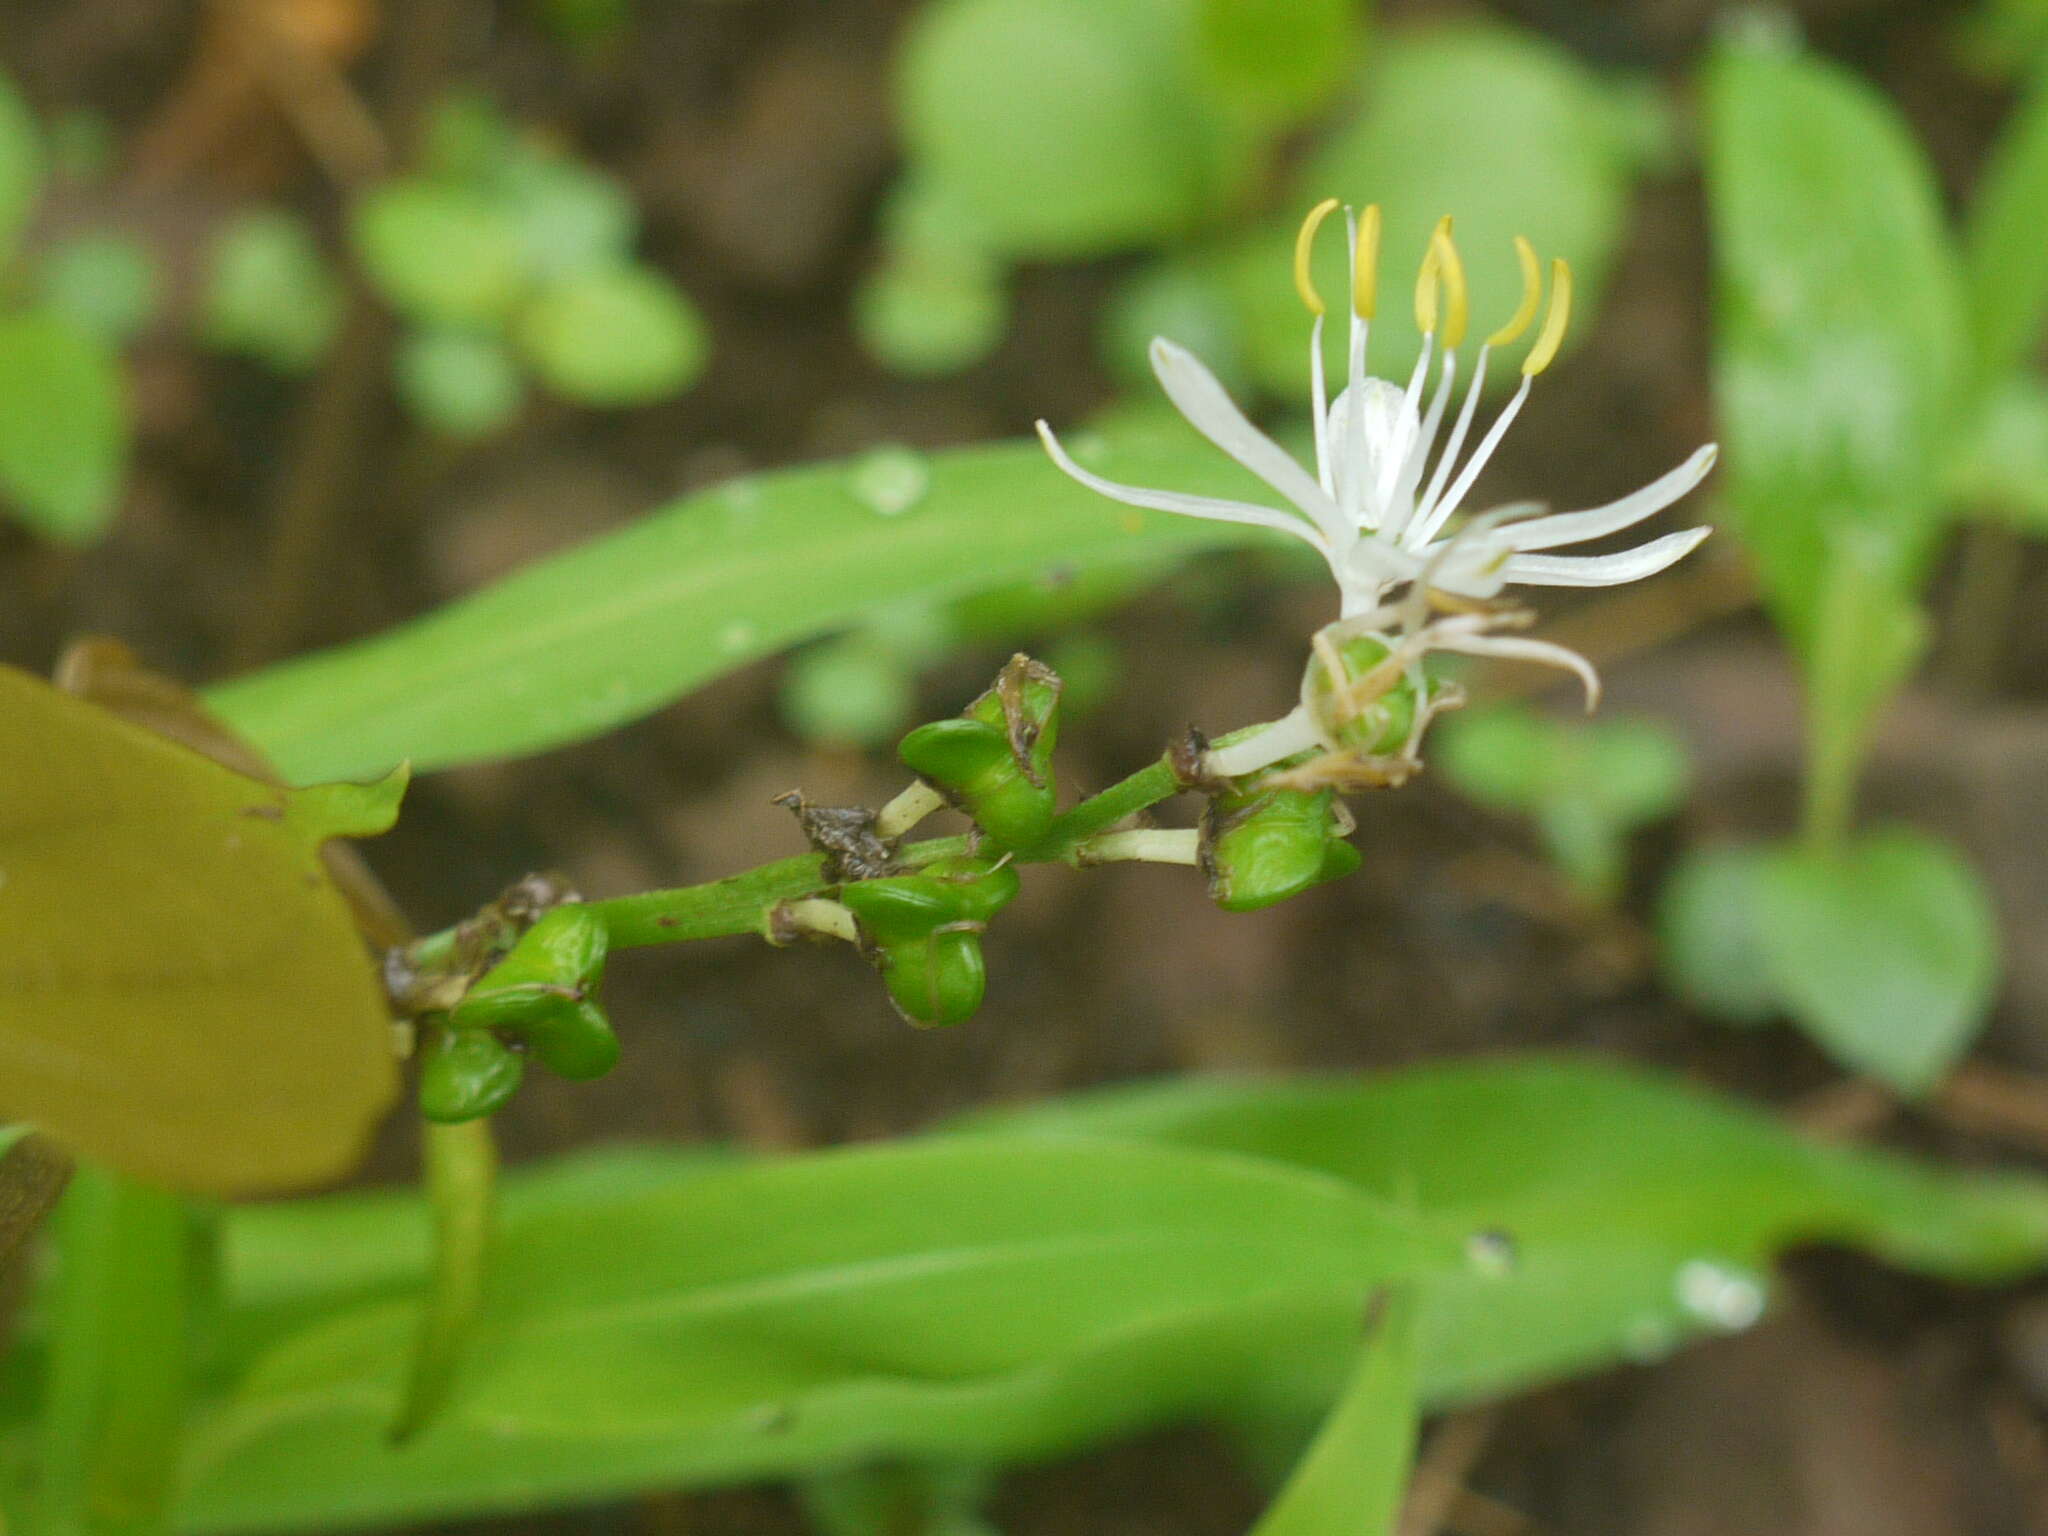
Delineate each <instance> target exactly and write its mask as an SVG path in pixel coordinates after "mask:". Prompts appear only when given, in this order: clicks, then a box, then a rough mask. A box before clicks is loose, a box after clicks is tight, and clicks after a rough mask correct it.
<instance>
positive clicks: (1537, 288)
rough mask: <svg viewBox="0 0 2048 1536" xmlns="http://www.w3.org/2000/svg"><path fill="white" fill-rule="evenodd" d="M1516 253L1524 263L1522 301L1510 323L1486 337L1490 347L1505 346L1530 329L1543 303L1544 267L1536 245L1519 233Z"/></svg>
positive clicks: (1516, 238)
mask: <svg viewBox="0 0 2048 1536" xmlns="http://www.w3.org/2000/svg"><path fill="white" fill-rule="evenodd" d="M1515 255H1516V256H1517V257H1519V258H1520V260H1521V263H1522V302H1521V304H1520V305H1519V306H1518V307H1517V308H1516V310H1515V312H1514V314H1513V315H1511V316H1509V318H1508V323H1507V324H1506V325H1504V326H1502V327H1501V328H1500V329H1499V330H1497V331H1495V332H1494V333H1493V334H1492V335H1491V336H1489V337H1487V338H1486V344H1487V345H1488V346H1489V347H1504V346H1506V345H1507V344H1508V343H1509V342H1511V341H1513V340H1514V339H1515V338H1516V337H1517V336H1519V335H1521V334H1522V332H1524V331H1526V330H1527V329H1529V322H1530V321H1531V320H1534V319H1535V318H1536V310H1537V308H1538V306H1540V305H1541V304H1542V303H1543V268H1542V266H1541V265H1540V264H1539V263H1538V262H1537V260H1536V247H1535V246H1533V245H1531V244H1530V243H1529V242H1528V241H1527V240H1526V239H1524V238H1523V237H1522V236H1520V235H1517V236H1515Z"/></svg>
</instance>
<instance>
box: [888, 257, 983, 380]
mask: <svg viewBox="0 0 2048 1536" xmlns="http://www.w3.org/2000/svg"><path fill="white" fill-rule="evenodd" d="M853 318H854V324H855V326H856V327H857V328H858V329H859V331H860V339H861V345H862V346H864V347H866V348H867V349H868V351H869V352H871V353H872V354H873V355H874V357H875V360H876V361H877V362H879V363H881V364H882V366H883V367H885V368H888V369H890V370H891V371H892V372H895V373H901V374H905V375H908V376H910V377H912V378H923V377H927V376H931V375H938V374H948V373H958V372H959V371H960V370H961V369H963V368H970V367H972V366H973V365H974V364H976V363H978V362H980V361H981V360H982V359H983V358H984V357H986V356H988V355H989V353H991V352H993V351H994V350H995V349H996V346H997V344H998V343H1000V342H1001V341H1002V339H1003V332H1004V330H1005V329H1006V328H1007V327H1008V325H1009V323H1010V300H1009V294H1008V293H1007V292H1006V291H1005V289H1004V286H1003V275H1002V272H1001V270H1000V269H999V268H998V267H997V266H996V265H995V263H993V262H992V261H990V260H988V259H987V258H984V257H980V256H970V257H965V258H958V257H943V256H932V255H924V254H919V253H916V252H902V253H895V254H892V255H890V256H889V257H888V258H886V259H885V260H884V261H883V263H882V265H881V266H879V267H877V268H876V269H875V270H874V271H872V272H870V273H868V274H867V276H866V277H864V278H863V279H862V280H861V285H860V287H859V289H858V290H856V292H855V294H854V309H853Z"/></svg>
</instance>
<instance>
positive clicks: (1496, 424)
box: [1416, 373, 1533, 539]
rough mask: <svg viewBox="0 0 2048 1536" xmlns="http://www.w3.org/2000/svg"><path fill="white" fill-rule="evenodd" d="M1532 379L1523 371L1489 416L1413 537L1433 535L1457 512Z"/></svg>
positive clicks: (1498, 444) (1504, 431)
mask: <svg viewBox="0 0 2048 1536" xmlns="http://www.w3.org/2000/svg"><path fill="white" fill-rule="evenodd" d="M1532 379H1533V375H1528V374H1526V373H1525V375H1524V377H1523V379H1522V383H1521V387H1520V388H1518V389H1517V390H1516V391H1515V393H1514V395H1513V397H1512V398H1511V399H1509V401H1508V403H1507V404H1506V405H1504V406H1502V407H1501V411H1500V414H1499V415H1498V416H1496V417H1494V418H1493V425H1492V426H1490V427H1488V428H1487V429H1486V436H1484V437H1482V438H1481V439H1480V440H1479V446H1478V447H1477V448H1474V449H1473V450H1472V457H1471V458H1470V459H1468V460H1467V461H1466V463H1465V467H1464V469H1463V470H1462V471H1460V472H1459V475H1458V478H1457V479H1456V480H1455V481H1453V482H1452V484H1451V489H1450V491H1449V492H1448V494H1446V495H1445V497H1444V499H1443V502H1442V504H1441V505H1440V506H1438V507H1437V508H1436V509H1435V510H1434V511H1433V512H1431V514H1430V526H1429V528H1428V531H1427V532H1426V533H1418V534H1417V535H1416V537H1417V538H1422V539H1428V538H1434V537H1435V536H1436V531H1437V529H1439V528H1441V527H1442V526H1443V525H1444V524H1445V523H1447V522H1448V521H1450V519H1451V518H1452V517H1454V516H1456V515H1457V511H1458V508H1459V507H1460V506H1461V505H1463V503H1464V500H1465V496H1466V493H1468V492H1469V491H1470V490H1471V489H1472V483H1473V482H1474V481H1475V480H1477V479H1478V478H1479V472H1480V471H1481V470H1482V469H1484V468H1486V461H1487V460H1488V459H1490V458H1492V457H1493V450H1494V449H1496V448H1498V447H1499V446H1500V440H1501V439H1502V438H1503V437H1505V436H1507V431H1508V427H1509V425H1510V424H1511V423H1512V422H1513V421H1514V419H1515V417H1516V416H1517V415H1519V414H1520V413H1521V409H1522V402H1523V401H1524V400H1527V399H1528V398H1529V385H1530V383H1531V382H1532Z"/></svg>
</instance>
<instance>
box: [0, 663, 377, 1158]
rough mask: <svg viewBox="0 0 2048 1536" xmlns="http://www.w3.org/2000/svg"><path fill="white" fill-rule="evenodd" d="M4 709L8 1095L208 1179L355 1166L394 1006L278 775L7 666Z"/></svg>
mask: <svg viewBox="0 0 2048 1536" xmlns="http://www.w3.org/2000/svg"><path fill="white" fill-rule="evenodd" d="M0 708H4V713H5V715H6V718H7V720H8V721H9V723H10V729H9V730H8V732H7V733H6V734H5V736H4V737H0V868H4V869H5V870H6V872H7V879H6V881H5V883H4V884H0V1060H4V1062H5V1065H6V1071H5V1073H4V1075H0V1097H4V1100H5V1102H4V1105H0V1113H4V1114H6V1115H8V1116H12V1117H15V1118H19V1119H25V1120H31V1121H34V1122H35V1123H36V1124H37V1125H39V1126H41V1127H42V1128H44V1129H45V1130H47V1131H48V1132H49V1133H50V1134H51V1135H52V1136H53V1137H55V1138H57V1139H58V1140H60V1141H63V1142H65V1143H66V1144H68V1145H69V1146H71V1147H73V1148H75V1149H76V1150H78V1151H80V1152H81V1153H84V1154H86V1155H88V1156H91V1157H93V1158H96V1159H99V1160H100V1161H102V1162H105V1163H107V1164H110V1165H111V1166H113V1167H114V1168H117V1169H119V1170H121V1171H123V1172H126V1173H129V1174H133V1175H135V1176H137V1177H140V1178H144V1179H147V1180H150V1181H153V1182H155V1183H160V1184H168V1185H173V1186H176V1187H180V1188H186V1189H193V1190H199V1191H204V1192H209V1193H223V1194H238V1193H247V1192H249V1191H252V1190H263V1189H281V1188H290V1187H293V1186H296V1185H303V1184H310V1183H314V1182H317V1181H320V1180H322V1179H327V1178H331V1177H333V1176H335V1175H337V1174H339V1173H341V1172H342V1171H344V1170H345V1169H346V1168H347V1167H348V1166H349V1165H350V1163H351V1162H353V1160H354V1159H355V1157H356V1156H357V1154H358V1153H359V1152H360V1150H361V1147H362V1143H363V1140H364V1138H365V1137H366V1136H367V1135H368V1133H369V1130H370V1127H371V1125H372V1124H373V1123H374V1122H375V1119H376V1118H377V1116H378V1115H379V1114H381V1112H382V1111H383V1109H384V1108H385V1106H386V1105H387V1104H388V1103H389V1102H390V1100H391V1097H392V1095H393V1093H394V1092H395V1090H396V1086H397V1085H396V1074H395V1073H394V1071H393V1069H392V1064H391V1043H390V1022H389V1016H388V1013H387V1011H386V1008H385V1004H384V997H383V989H382V987H381V986H380V985H379V983H378V981H377V978H376V975H375V973H374V971H373V968H372V967H371V965H370V961H369V956H368V954H367V952H366V951H365V949H364V947H363V944H362V941H361V940H360V939H359V938H357V936H356V932H355V926H354V924H353V923H352V922H351V920H350V918H349V914H348V909H347V907H346V905H345V904H344V903H343V901H342V899H341V897H340V896H339V895H338V894H337V893H336V892H335V890H334V889H333V887H332V886H331V885H329V883H328V881H327V878H326V876H325V874H324V872H323V870H322V866H321V864H320V862H319V859H318V856H317V852H316V850H315V848H314V847H313V846H312V844H311V842H310V841H309V840H308V839H306V838H305V837H304V836H302V835H301V834H300V832H299V830H298V829H297V828H296V827H295V826H294V825H293V824H292V822H293V818H292V816H291V812H290V800H289V797H288V795H287V793H286V792H285V791H282V790H278V789H274V788H272V787H271V786H269V785H266V784H262V783H259V782H257V781H255V780H253V779H246V778H243V777H242V776H241V775H239V774H236V773H232V772H230V771H229V770H227V769H225V768H222V767H220V766H218V765H217V764H215V763H212V762H210V761H208V760H207V759H206V758H203V757H201V756H199V755H198V754H197V753H194V752H191V751H188V750H187V749H185V748H183V747H179V746H176V745H173V744H172V743H170V742H168V741H165V740H164V739H163V738H161V737H158V736H154V735H152V734H150V733H149V732H147V731H143V730H141V729H139V728H137V727H134V726H131V725H128V724H126V723H125V722H123V721H121V720H119V719H117V718H115V717H114V716H113V715H111V714H108V713H107V712H106V711H104V710H101V709H99V708H97V707H95V706H93V705H90V704H87V703H84V702H82V701H80V700H77V699H73V698H70V697H68V696H67V695H65V694H62V693H59V692H57V690H55V689H53V688H50V687H49V686H47V685H46V684H43V683H41V682H39V681H37V680H36V679H34V678H32V677H29V676H28V675H27V674H25V673H22V672H17V671H14V670H12V669H10V668H0ZM371 793H372V794H374V793H376V792H371Z"/></svg>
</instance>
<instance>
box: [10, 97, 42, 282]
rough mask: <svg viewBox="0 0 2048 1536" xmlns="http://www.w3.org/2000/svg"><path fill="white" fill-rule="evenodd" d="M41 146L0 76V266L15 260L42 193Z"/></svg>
mask: <svg viewBox="0 0 2048 1536" xmlns="http://www.w3.org/2000/svg"><path fill="white" fill-rule="evenodd" d="M43 168H44V167H43V142H42V136H41V135H40V134H39V133H38V132H37V131H36V120H35V116H34V114H32V113H31V112H30V111H29V109H28V103H27V102H25V101H23V100H22V99H21V93H20V92H19V91H18V90H16V89H15V88H14V82H13V81H11V80H9V79H7V77H6V76H4V75H0V264H5V263H6V262H8V261H11V260H12V259H13V258H14V253H15V250H16V249H17V247H18V246H19V244H20V241H21V231H22V228H23V227H24V226H25V225H26V224H27V223H28V219H29V215H30V214H31V213H33V212H34V211H35V206H36V199H37V198H38V197H40V196H41V195H42V190H43Z"/></svg>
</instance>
